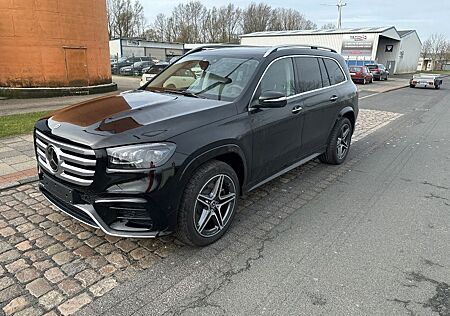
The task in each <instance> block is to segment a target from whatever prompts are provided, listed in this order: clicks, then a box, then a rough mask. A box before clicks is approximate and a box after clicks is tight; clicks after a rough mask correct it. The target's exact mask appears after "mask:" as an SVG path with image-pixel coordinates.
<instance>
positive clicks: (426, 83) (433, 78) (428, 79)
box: [409, 73, 442, 89]
mask: <svg viewBox="0 0 450 316" xmlns="http://www.w3.org/2000/svg"><path fill="white" fill-rule="evenodd" d="M441 85H442V76H441V75H436V74H424V73H420V74H416V75H413V77H412V78H411V80H410V81H409V87H410V88H416V87H423V88H427V87H431V88H435V89H440V88H441Z"/></svg>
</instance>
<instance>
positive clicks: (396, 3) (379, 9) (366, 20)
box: [141, 0, 450, 42]
mask: <svg viewBox="0 0 450 316" xmlns="http://www.w3.org/2000/svg"><path fill="white" fill-rule="evenodd" d="M185 2H187V1H186V0H184V1H183V0H157V1H154V0H142V1H141V3H142V4H143V5H144V7H145V12H146V17H147V19H148V20H149V22H151V21H153V19H154V18H155V16H156V15H157V14H158V13H165V14H170V12H171V11H172V9H173V7H175V6H176V5H177V4H179V3H185ZM201 2H202V3H203V4H204V5H206V6H207V7H211V6H213V5H218V6H220V5H222V4H226V3H228V2H229V1H226V0H225V1H217V0H215V1H213V0H201ZM231 2H233V3H235V4H236V5H238V6H240V7H242V8H243V7H246V6H247V5H248V4H249V3H251V2H252V1H245V0H234V1H231ZM253 2H260V1H258V0H254V1H253ZM262 2H265V3H267V4H269V5H271V6H273V7H285V8H292V9H296V10H298V11H300V12H301V13H303V14H304V15H305V16H306V17H307V18H308V19H310V20H312V21H313V22H315V23H316V24H317V25H318V26H319V27H320V26H322V25H323V24H326V23H328V22H333V23H335V21H336V17H337V9H336V7H332V6H325V5H322V4H335V3H336V0H264V1H262ZM346 2H347V6H346V7H345V8H344V13H343V27H366V26H370V27H375V26H392V25H393V26H395V27H396V28H397V30H406V29H415V30H417V32H418V33H419V36H420V38H421V40H422V42H423V41H424V40H426V39H427V38H428V37H429V36H430V34H432V33H435V32H439V33H443V34H445V35H446V37H447V38H448V39H450V22H449V20H450V0H440V1H437V0H371V1H369V0H347V1H346Z"/></svg>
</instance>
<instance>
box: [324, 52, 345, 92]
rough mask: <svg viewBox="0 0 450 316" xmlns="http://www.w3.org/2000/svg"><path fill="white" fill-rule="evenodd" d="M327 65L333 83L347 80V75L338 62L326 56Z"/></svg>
mask: <svg viewBox="0 0 450 316" xmlns="http://www.w3.org/2000/svg"><path fill="white" fill-rule="evenodd" d="M324 62H325V66H326V67H327V71H328V76H329V77H330V82H331V84H332V85H334V84H338V83H341V82H343V81H345V75H344V73H343V72H342V70H341V67H339V65H338V63H337V62H335V61H334V60H332V59H328V58H324Z"/></svg>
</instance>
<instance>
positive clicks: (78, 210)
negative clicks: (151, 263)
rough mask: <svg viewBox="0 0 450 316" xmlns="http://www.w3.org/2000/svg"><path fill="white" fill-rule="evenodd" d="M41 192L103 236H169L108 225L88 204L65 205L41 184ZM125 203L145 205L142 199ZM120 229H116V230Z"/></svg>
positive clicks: (156, 232)
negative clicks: (98, 229)
mask: <svg viewBox="0 0 450 316" xmlns="http://www.w3.org/2000/svg"><path fill="white" fill-rule="evenodd" d="M39 188H40V190H41V192H42V193H43V195H44V196H45V198H46V199H47V200H48V201H49V202H50V203H52V204H53V205H55V206H56V207H57V208H58V209H59V210H60V211H61V212H63V213H65V214H67V215H69V216H70V217H72V218H74V219H76V220H78V221H80V222H82V223H84V224H86V225H88V226H91V227H93V228H100V229H101V230H102V231H103V232H104V233H105V234H107V235H111V236H116V237H135V238H154V237H158V236H163V235H167V234H170V232H168V231H155V230H152V229H151V228H150V229H137V228H134V229H130V228H129V227H128V229H127V227H126V224H125V223H122V226H119V225H120V224H115V225H114V226H112V225H108V224H107V223H105V221H104V220H103V219H102V218H101V217H100V216H99V214H98V213H97V211H96V210H95V208H94V206H93V205H90V204H69V203H66V202H64V201H62V200H60V199H58V198H56V197H55V196H53V195H52V194H51V193H50V192H49V191H47V190H46V189H45V188H44V187H43V186H42V184H41V185H40V186H39ZM125 200H126V199H116V201H125ZM126 202H127V203H141V204H143V203H146V200H144V199H138V198H136V199H127V201H126ZM119 227H120V228H121V229H117V228H119Z"/></svg>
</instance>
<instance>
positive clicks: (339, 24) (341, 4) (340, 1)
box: [321, 0, 347, 29]
mask: <svg viewBox="0 0 450 316" xmlns="http://www.w3.org/2000/svg"><path fill="white" fill-rule="evenodd" d="M321 5H324V6H328V7H337V9H338V17H337V21H336V28H337V29H340V28H342V8H343V7H346V6H347V2H344V1H343V0H337V3H336V4H321Z"/></svg>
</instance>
